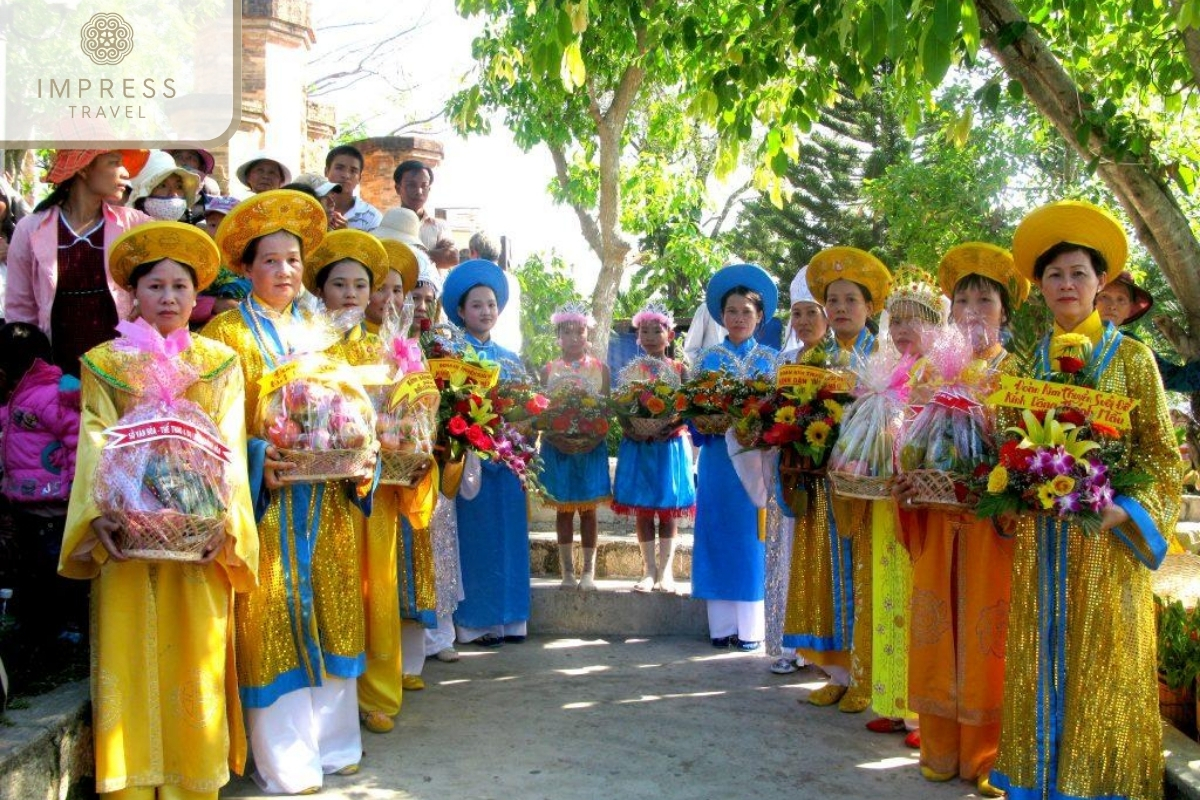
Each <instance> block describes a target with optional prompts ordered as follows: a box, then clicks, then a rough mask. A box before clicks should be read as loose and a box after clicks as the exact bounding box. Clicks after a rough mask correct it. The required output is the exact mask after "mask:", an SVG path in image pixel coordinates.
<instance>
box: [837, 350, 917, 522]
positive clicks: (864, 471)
mask: <svg viewBox="0 0 1200 800" xmlns="http://www.w3.org/2000/svg"><path fill="white" fill-rule="evenodd" d="M913 361H914V359H912V358H911V357H901V356H899V355H897V354H896V353H894V352H893V351H891V350H890V349H880V350H878V351H876V352H874V353H872V354H871V355H870V356H869V357H868V358H867V360H866V363H865V364H864V366H863V368H862V369H861V370H859V371H858V381H857V386H856V393H857V395H858V397H857V399H855V401H854V402H853V403H852V404H851V405H850V406H849V407H848V408H847V409H846V413H845V416H844V417H843V419H842V430H841V435H840V436H838V439H837V443H836V444H835V445H834V447H833V455H832V456H831V457H830V462H829V476H830V479H831V480H832V481H833V485H834V488H835V490H836V491H837V493H838V494H840V495H842V496H844V497H856V498H860V499H864V500H880V499H883V498H885V497H888V496H889V493H890V491H891V480H892V474H893V471H894V463H893V460H894V458H895V453H894V450H895V442H896V436H897V434H899V432H900V423H901V421H902V419H903V415H904V405H905V402H906V400H907V398H908V381H909V372H910V371H911V369H912V365H913Z"/></svg>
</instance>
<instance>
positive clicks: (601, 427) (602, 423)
mask: <svg viewBox="0 0 1200 800" xmlns="http://www.w3.org/2000/svg"><path fill="white" fill-rule="evenodd" d="M592 430H594V431H595V432H596V433H598V434H600V435H601V436H607V435H608V420H606V419H598V420H596V421H595V423H593V424H592Z"/></svg>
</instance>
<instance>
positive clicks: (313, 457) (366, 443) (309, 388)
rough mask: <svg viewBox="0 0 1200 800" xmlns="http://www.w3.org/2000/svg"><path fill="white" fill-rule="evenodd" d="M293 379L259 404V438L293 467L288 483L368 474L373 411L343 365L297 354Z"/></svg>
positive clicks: (286, 474) (266, 394)
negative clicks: (300, 362)
mask: <svg viewBox="0 0 1200 800" xmlns="http://www.w3.org/2000/svg"><path fill="white" fill-rule="evenodd" d="M302 359H303V369H302V370H301V371H300V374H301V375H302V376H303V377H297V378H296V379H295V380H292V381H289V382H287V383H285V384H283V385H282V386H280V387H279V388H278V389H276V390H275V391H272V392H264V393H263V394H262V396H260V397H259V401H258V413H257V419H258V425H259V435H261V436H262V437H263V438H264V439H266V440H267V441H268V442H269V443H270V444H272V445H274V446H275V447H276V448H278V449H279V451H280V455H281V456H282V457H283V459H284V460H286V461H291V462H293V463H294V464H296V467H295V468H294V469H291V470H288V471H286V472H280V474H279V477H280V480H283V481H287V482H307V481H312V482H316V481H327V480H339V479H343V478H361V477H365V476H368V475H370V473H371V471H372V469H373V465H374V451H375V449H376V444H375V442H376V439H375V425H376V421H375V410H374V408H373V407H372V405H371V400H370V398H369V397H368V396H367V393H366V391H365V390H364V389H363V387H362V385H361V384H359V383H358V382H357V381H356V380H355V378H354V374H353V372H352V370H351V369H350V368H349V367H347V365H345V364H343V363H340V362H335V361H332V360H330V359H327V358H325V357H324V356H322V355H317V354H308V355H305V356H302Z"/></svg>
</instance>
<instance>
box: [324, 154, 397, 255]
mask: <svg viewBox="0 0 1200 800" xmlns="http://www.w3.org/2000/svg"><path fill="white" fill-rule="evenodd" d="M365 163H366V162H365V161H364V160H363V154H362V152H360V151H359V149H358V148H357V147H354V146H353V145H348V144H343V145H338V146H337V147H335V148H333V149H332V150H330V151H329V155H327V156H325V179H326V180H327V181H329V182H330V183H336V184H338V185H339V186H341V187H342V191H341V192H340V193H334V194H332V195H330V196H331V197H332V198H333V213H331V214H330V215H329V229H330V230H340V229H342V228H354V229H355V230H360V231H366V232H367V233H370V232H371V231H373V230H375V229H376V228H378V227H379V222H380V221H381V220H382V219H383V214H381V213H380V212H379V209H377V208H376V207H375V206H373V205H371V204H370V203H368V202H367V201H366V200H363V199H362V198H361V197H359V196H358V184H359V181H361V180H362V171H363V165H364V164H365Z"/></svg>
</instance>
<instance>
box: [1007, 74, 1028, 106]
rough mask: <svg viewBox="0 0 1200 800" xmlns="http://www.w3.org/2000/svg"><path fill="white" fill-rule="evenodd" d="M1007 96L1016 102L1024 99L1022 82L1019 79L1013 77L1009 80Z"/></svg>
mask: <svg viewBox="0 0 1200 800" xmlns="http://www.w3.org/2000/svg"><path fill="white" fill-rule="evenodd" d="M1008 96H1009V97H1011V98H1012V99H1013V100H1016V101H1018V102H1020V101H1021V100H1024V99H1025V87H1024V85H1022V83H1021V82H1020V81H1018V80H1015V79H1014V80H1011V81H1009V82H1008Z"/></svg>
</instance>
